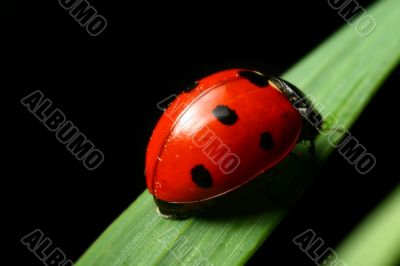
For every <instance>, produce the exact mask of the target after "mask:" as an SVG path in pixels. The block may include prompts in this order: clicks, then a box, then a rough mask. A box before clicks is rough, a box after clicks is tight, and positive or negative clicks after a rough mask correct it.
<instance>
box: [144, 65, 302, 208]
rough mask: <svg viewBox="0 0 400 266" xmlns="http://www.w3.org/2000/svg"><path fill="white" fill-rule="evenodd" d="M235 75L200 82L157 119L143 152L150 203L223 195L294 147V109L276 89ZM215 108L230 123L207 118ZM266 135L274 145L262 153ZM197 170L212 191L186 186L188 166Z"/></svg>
mask: <svg viewBox="0 0 400 266" xmlns="http://www.w3.org/2000/svg"><path fill="white" fill-rule="evenodd" d="M240 71H249V70H243V69H233V70H227V71H222V72H219V73H216V74H213V75H211V76H208V77H206V78H204V79H202V80H200V81H199V84H198V85H197V87H196V88H194V89H193V90H192V91H190V92H183V93H182V94H180V95H179V96H178V97H177V98H176V99H175V100H174V101H173V102H172V103H171V104H170V106H169V107H168V108H167V110H166V111H165V112H164V114H163V115H162V117H161V119H160V121H159V122H158V124H157V125H156V128H155V129H154V131H153V135H152V137H151V139H150V142H149V145H148V148H147V156H146V171H145V172H146V182H147V187H148V189H149V191H150V193H152V194H153V195H154V196H155V197H156V198H157V199H160V200H163V201H166V202H174V203H189V202H197V201H202V200H206V199H210V198H213V197H216V196H219V195H221V194H225V193H226V192H228V191H231V190H233V189H235V188H238V187H239V186H241V185H243V184H244V183H246V182H248V181H249V180H251V179H253V178H254V177H256V176H257V175H259V174H260V173H262V172H264V171H266V170H268V169H270V168H272V167H273V166H274V165H276V164H277V163H278V162H279V161H281V160H282V159H283V158H284V157H285V156H287V154H288V153H290V152H291V150H292V149H293V147H294V146H295V145H296V143H297V141H298V138H299V135H300V132H301V129H302V118H301V115H300V114H299V112H298V111H297V110H296V109H295V108H294V107H293V106H292V105H291V104H290V102H289V101H288V99H287V98H286V97H285V95H284V94H282V93H281V92H280V91H279V90H278V89H276V88H274V87H272V86H271V85H269V84H267V85H266V86H264V87H260V86H257V85H256V84H254V83H253V82H251V79H248V78H246V77H244V76H241V75H240V74H239V72H240ZM220 105H223V106H228V107H229V108H230V109H231V110H234V112H235V113H236V115H237V120H236V122H235V123H234V124H232V125H226V124H223V123H221V121H219V120H218V119H217V118H216V116H215V115H214V114H213V110H214V109H215V108H216V107H217V106H220ZM266 132H268V133H269V134H270V136H272V141H273V147H269V149H263V148H261V146H260V138H261V134H263V133H266ZM268 133H267V134H268ZM198 165H202V166H203V167H204V168H205V169H207V170H208V172H209V173H210V175H211V177H212V185H211V186H209V187H207V188H204V187H200V186H198V185H197V184H196V183H195V182H194V181H193V179H192V174H191V173H192V169H193V168H194V167H195V166H198Z"/></svg>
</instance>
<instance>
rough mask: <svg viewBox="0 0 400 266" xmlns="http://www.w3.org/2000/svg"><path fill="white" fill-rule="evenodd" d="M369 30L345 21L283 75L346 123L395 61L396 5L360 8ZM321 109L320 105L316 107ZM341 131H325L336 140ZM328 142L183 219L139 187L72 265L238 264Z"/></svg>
mask: <svg viewBox="0 0 400 266" xmlns="http://www.w3.org/2000/svg"><path fill="white" fill-rule="evenodd" d="M367 12H368V14H369V15H371V16H372V17H374V18H375V20H376V29H375V30H374V31H373V32H372V33H371V34H369V35H368V36H365V37H361V36H359V35H358V34H357V32H356V31H355V30H354V28H353V27H351V26H350V25H347V24H346V25H345V26H344V27H343V28H342V29H340V30H339V31H338V32H337V33H335V34H334V35H333V36H332V37H331V38H329V39H328V40H327V41H326V42H324V43H323V44H322V45H320V46H319V47H317V48H316V49H315V50H314V51H313V52H312V53H310V54H309V55H308V56H306V57H305V58H304V59H303V60H301V61H300V62H299V63H298V64H297V65H295V66H294V67H293V68H291V69H290V70H289V71H288V72H287V73H286V74H285V75H284V76H283V77H284V78H285V79H287V80H289V81H290V82H292V83H294V84H296V85H297V86H298V87H299V88H302V90H303V91H304V92H305V93H306V94H308V95H312V96H314V97H315V98H316V101H317V102H318V103H320V104H321V105H323V106H324V108H323V110H321V112H322V114H323V115H324V116H327V115H328V114H331V115H332V116H333V117H335V118H336V119H337V120H338V121H339V124H340V125H341V126H343V127H344V128H349V127H350V126H351V125H352V124H353V123H354V121H355V120H356V118H357V117H358V116H359V114H360V113H361V112H362V110H363V108H364V107H365V105H366V104H367V103H368V101H369V100H370V99H371V98H372V97H373V95H374V93H375V92H376V91H377V89H378V88H379V86H380V85H381V84H382V82H383V81H384V80H385V78H386V77H387V76H388V75H389V74H390V71H391V70H392V69H393V68H394V67H395V66H396V65H397V64H398V62H399V59H400V34H399V32H398V26H399V25H400V16H399V15H398V14H400V5H398V3H397V1H394V0H393V1H379V2H378V3H377V4H376V5H374V6H373V7H372V8H370V9H368V10H367ZM320 109H321V108H320ZM344 133H345V132H344V131H343V130H336V131H335V130H330V134H331V138H333V139H335V143H338V142H339V141H340V139H341V137H343V134H344ZM333 149H334V147H333V146H332V145H331V144H330V143H329V142H328V138H327V135H324V136H319V137H318V139H317V142H316V154H315V155H314V156H313V157H309V156H308V152H307V147H306V146H305V145H298V146H297V147H296V149H295V153H296V154H297V155H298V156H299V157H300V159H299V160H294V159H292V158H290V157H288V158H287V159H285V160H284V161H283V162H282V163H281V164H279V166H278V167H277V170H276V171H272V172H269V173H267V174H265V175H263V176H261V177H260V178H258V179H256V180H255V181H254V182H251V183H250V184H249V185H248V186H246V187H245V188H243V189H241V190H240V191H238V192H237V193H233V194H234V195H231V196H229V197H227V198H226V199H224V200H222V202H221V204H220V205H219V206H218V208H217V209H215V210H213V211H210V212H208V213H206V214H204V215H202V216H199V217H196V218H191V219H187V220H183V221H176V220H167V219H164V218H161V217H160V216H158V214H157V212H156V206H155V204H154V202H153V199H152V197H151V195H150V194H149V193H148V192H147V191H145V192H143V193H142V195H141V196H139V197H138V198H137V199H136V201H135V202H134V203H133V204H132V205H131V206H130V207H129V208H128V209H127V210H125V212H124V213H123V214H122V215H121V216H120V217H118V218H117V219H116V220H115V221H114V222H113V223H112V224H111V225H110V226H109V227H108V228H107V229H106V230H105V232H104V233H103V234H102V235H101V236H100V237H99V238H98V239H97V240H96V241H95V243H94V244H93V245H92V246H91V247H90V248H89V249H88V250H87V251H86V253H85V254H84V255H83V256H82V257H81V258H80V260H79V261H78V262H77V265H78V266H85V265H96V266H99V265H107V266H110V265H157V264H161V265H170V264H172V265H176V264H178V265H179V263H182V264H188V265H211V264H213V265H241V264H243V263H245V262H246V261H247V260H248V259H249V257H250V256H251V255H252V254H253V253H254V252H255V251H256V249H257V248H258V247H259V246H260V245H261V244H262V242H263V241H264V240H265V239H266V238H267V237H268V235H270V234H271V232H272V231H273V230H274V228H275V227H276V226H277V225H278V223H279V222H280V221H281V220H282V218H283V217H284V215H285V214H286V213H287V212H288V211H289V207H290V206H291V205H292V204H294V202H295V201H296V199H297V198H298V197H299V196H300V195H301V193H302V192H303V191H304V189H305V188H306V187H307V185H308V184H309V182H310V181H311V180H312V177H313V176H315V174H316V172H317V171H318V169H319V168H320V167H321V166H322V165H323V163H324V161H325V160H326V159H327V157H328V156H329V154H330V153H331V152H332V151H333Z"/></svg>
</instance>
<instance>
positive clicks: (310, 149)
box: [308, 139, 315, 156]
mask: <svg viewBox="0 0 400 266" xmlns="http://www.w3.org/2000/svg"><path fill="white" fill-rule="evenodd" d="M308 153H309V154H310V155H311V156H314V155H315V140H314V139H311V140H310V146H308Z"/></svg>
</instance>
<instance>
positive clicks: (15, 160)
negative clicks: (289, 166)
mask: <svg viewBox="0 0 400 266" xmlns="http://www.w3.org/2000/svg"><path fill="white" fill-rule="evenodd" d="M108 2H109V3H103V2H100V1H95V0H92V1H90V3H92V5H93V6H94V7H96V9H97V10H98V11H99V13H100V14H102V15H103V16H104V17H105V18H106V19H107V20H108V27H107V29H106V30H105V31H104V32H103V33H102V34H101V35H100V36H97V37H91V36H90V35H89V34H87V32H86V31H85V30H84V29H83V28H81V27H80V25H79V24H78V23H77V22H76V21H74V19H73V18H72V17H71V16H70V15H69V14H68V12H67V11H65V10H63V9H62V8H61V7H60V6H59V5H58V3H57V1H52V2H49V3H36V1H35V3H27V4H22V3H20V4H19V5H16V7H14V8H11V7H9V8H10V12H11V13H13V14H15V15H16V16H17V18H18V19H10V20H9V21H8V23H7V24H4V25H7V29H5V32H6V33H7V34H9V35H7V36H8V37H6V38H5V39H4V40H5V41H4V42H5V44H6V45H7V48H6V49H4V52H5V53H4V54H5V56H6V58H7V59H10V60H7V61H5V62H6V66H7V68H6V71H5V72H4V77H5V80H6V81H7V82H5V83H4V84H5V86H4V88H5V89H4V91H5V92H11V93H12V95H11V96H8V94H7V96H6V97H5V98H4V99H3V100H5V103H6V105H7V106H8V105H10V108H12V109H7V110H6V111H5V118H6V121H7V122H6V123H5V125H6V126H5V129H6V130H5V131H6V132H7V133H11V138H6V139H5V144H6V146H7V147H10V148H11V149H10V151H9V152H7V154H8V155H7V160H6V161H5V164H6V167H7V166H11V167H10V170H6V171H5V172H4V173H5V177H4V178H5V180H7V182H6V183H5V186H4V187H3V189H4V195H6V199H5V204H6V210H7V213H10V215H8V216H7V217H10V219H9V218H7V221H10V222H11V223H12V228H13V230H12V240H11V242H9V243H10V244H8V245H9V246H11V247H12V248H13V249H14V250H16V252H17V254H18V256H17V257H14V258H13V260H14V265H42V263H41V262H40V261H39V260H38V259H37V258H36V257H35V256H34V255H33V254H31V253H30V252H29V251H28V250H27V249H26V247H24V246H23V245H22V244H21V243H20V242H19V240H20V238H21V237H22V236H24V235H26V234H28V233H29V232H31V231H33V230H34V229H36V228H40V229H41V230H42V231H43V232H44V233H45V235H46V236H48V237H50V238H51V239H52V240H53V242H54V243H55V244H56V245H57V246H59V247H60V248H61V249H62V250H63V251H64V252H65V253H66V255H67V256H68V258H70V259H72V260H76V259H77V258H78V257H79V256H80V255H81V254H82V253H83V252H84V250H85V249H86V248H87V247H88V246H89V245H90V244H91V243H92V242H93V241H94V239H95V238H96V237H97V236H98V235H99V234H100V233H101V232H102V231H103V230H104V229H105V228H106V227H107V226H108V225H109V224H110V223H111V222H112V221H113V220H114V219H115V218H116V217H117V216H118V215H119V214H120V213H121V212H122V211H123V210H124V209H125V208H126V207H127V206H129V204H130V203H131V202H132V201H134V200H135V198H136V197H137V196H138V195H139V194H140V193H141V192H142V191H143V190H144V189H145V178H144V175H143V170H144V156H145V148H146V145H147V141H148V139H149V137H150V134H151V131H152V129H153V127H154V126H155V123H156V122H157V119H158V118H159V117H160V116H161V112H160V111H159V110H158V109H157V107H156V104H157V102H159V101H160V100H162V99H163V98H165V97H167V96H168V95H170V94H172V93H177V92H179V91H180V90H181V89H182V88H184V87H185V86H186V84H189V83H190V82H191V81H193V80H196V79H198V78H201V77H203V76H205V75H208V74H211V73H213V72H215V71H218V70H222V69H228V68H234V67H243V68H253V69H258V70H260V71H263V72H265V73H269V74H274V75H279V74H281V73H283V72H284V71H285V70H286V69H288V68H290V66H291V65H293V64H294V63H295V62H297V61H298V60H300V59H301V58H302V57H303V56H304V55H306V54H307V53H308V52H309V51H311V50H312V49H313V48H314V47H316V46H317V45H318V44H319V43H320V42H322V41H323V40H324V39H325V38H327V37H328V36H329V35H330V34H332V33H333V32H334V31H335V30H336V29H338V28H339V27H340V26H342V25H344V24H345V22H344V21H343V19H342V18H341V17H340V16H339V15H338V14H337V11H335V10H332V9H331V8H330V7H329V5H328V3H327V2H326V1H307V3H303V2H302V3H297V4H294V2H295V1H293V3H292V2H290V1H282V2H280V3H279V4H278V3H274V4H272V3H270V2H265V3H256V2H246V3H244V2H241V3H238V4H234V3H219V4H216V3H206V2H195V3H191V2H189V3H186V4H174V3H170V2H169V1H168V2H166V3H162V4H159V3H148V4H143V3H141V4H130V5H128V4H127V3H114V2H113V3H110V2H111V1H108ZM358 2H359V3H360V4H361V5H363V6H364V7H367V6H368V4H370V3H371V2H372V1H358ZM10 21H11V22H10ZM15 21H18V22H15ZM354 34H356V32H354ZM373 63H374V62H371V64H373ZM399 83H400V79H399V71H398V70H397V71H396V74H394V73H393V74H392V75H391V76H390V78H389V79H388V80H387V81H386V82H385V84H384V85H383V86H382V88H381V90H380V91H379V92H378V93H377V95H376V97H375V98H374V99H373V101H372V102H371V103H370V104H369V106H368V107H367V109H366V110H365V111H364V112H363V114H362V116H361V118H360V119H359V120H358V121H357V122H356V124H355V125H354V126H353V128H352V129H351V132H352V133H353V135H354V136H355V137H356V138H357V139H358V140H359V141H360V142H361V143H362V144H363V145H365V146H366V147H367V149H368V151H370V152H371V153H372V154H374V155H375V156H376V157H377V160H378V164H377V166H376V168H375V169H374V170H373V171H372V172H370V173H369V174H367V175H360V174H358V173H357V172H356V171H355V169H354V168H353V167H352V166H351V165H349V164H348V163H347V162H346V161H345V159H343V158H342V157H341V156H339V155H338V154H337V153H336V152H335V153H334V154H333V155H332V156H331V158H330V159H329V161H328V163H327V164H326V165H325V166H324V168H323V169H322V170H321V171H320V174H319V175H318V176H317V177H316V178H315V179H314V182H313V183H312V184H311V186H310V187H309V188H308V189H307V191H306V193H305V194H304V195H303V197H302V198H301V199H300V200H299V202H298V203H297V204H296V205H295V206H294V208H293V209H292V211H291V212H290V213H289V215H288V216H287V217H286V218H285V219H284V220H283V221H282V223H281V224H280V225H279V226H278V227H277V229H276V230H275V231H274V232H273V233H272V235H271V236H270V238H268V240H267V241H266V242H265V243H264V245H263V246H262V247H261V248H260V249H259V250H258V251H257V253H256V254H255V256H254V257H253V258H252V260H251V261H250V262H251V263H254V262H255V261H256V260H261V261H263V262H265V263H269V264H270V265H283V264H289V263H290V264H292V265H293V264H296V265H314V263H313V262H312V261H311V260H310V259H309V258H308V257H307V256H306V255H305V254H304V253H302V252H301V251H300V250H299V249H298V248H297V247H296V246H295V245H294V244H293V243H292V238H293V237H294V236H296V235H298V234H300V233H301V232H303V231H304V230H306V229H308V228H312V229H313V230H314V231H315V232H316V233H317V235H318V236H320V237H322V238H323V239H324V240H325V242H326V245H328V246H332V247H334V246H335V245H336V244H337V243H339V242H340V240H341V239H342V238H343V236H344V235H346V234H347V233H348V232H349V231H350V230H351V229H352V228H353V227H354V226H355V225H356V223H357V222H358V221H360V220H361V219H362V218H363V217H364V216H365V215H366V213H368V211H369V210H370V209H371V208H372V207H373V206H375V205H376V204H377V203H378V202H379V201H380V200H381V199H382V198H383V197H384V195H385V194H387V193H388V192H389V191H390V189H391V188H393V187H394V184H395V183H396V182H397V179H396V178H395V174H394V171H395V170H396V168H395V161H394V157H392V156H391V155H390V154H389V153H388V150H389V149H390V150H392V149H395V147H394V145H396V144H397V143H396V141H394V140H395V139H396V136H397V134H396V132H394V131H393V130H391V125H392V124H393V122H394V121H393V120H394V119H395V114H396V113H397V110H396V109H395V107H396V104H397V103H396V97H395V95H394V93H395V89H396V87H398V85H399ZM36 89H40V90H41V91H42V92H43V93H44V94H45V95H46V96H47V97H48V98H50V99H51V100H52V101H53V103H54V104H55V105H56V106H57V107H59V108H60V109H61V110H62V111H63V112H64V113H65V114H66V115H67V118H68V119H70V120H71V121H72V122H73V123H74V124H75V125H77V126H78V128H79V129H80V130H81V131H82V132H83V133H84V134H85V135H86V136H88V138H89V139H90V140H91V141H92V142H93V143H94V144H95V145H96V147H98V148H99V149H100V150H102V151H103V152H104V154H105V161H104V163H103V164H102V165H101V166H100V167H99V168H98V169H96V170H95V171H88V170H86V169H85V168H84V167H83V165H82V164H81V163H80V162H79V161H77V160H76V159H75V158H74V157H73V156H72V155H71V154H70V152H69V151H68V150H67V149H66V148H65V147H64V146H63V145H62V144H60V143H58V141H57V140H56V138H55V136H54V134H53V133H51V132H49V131H48V130H47V129H46V128H45V127H44V126H43V125H42V124H41V123H40V122H39V121H38V120H37V119H36V118H35V117H34V116H33V115H32V114H31V113H29V112H28V111H27V109H26V108H24V107H23V106H22V105H21V104H20V99H21V98H22V97H24V96H26V95H27V94H29V93H31V92H32V91H34V90H36ZM7 108H8V107H7ZM10 110H11V111H10ZM9 113H12V115H11V116H10V115H8V114H9ZM8 118H10V121H8ZM9 159H10V160H9ZM391 172H393V174H391ZM9 182H10V183H9ZM11 243H12V244H11Z"/></svg>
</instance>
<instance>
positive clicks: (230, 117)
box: [212, 105, 239, 126]
mask: <svg viewBox="0 0 400 266" xmlns="http://www.w3.org/2000/svg"><path fill="white" fill-rule="evenodd" d="M212 113H213V115H214V116H215V117H216V118H217V119H218V121H220V122H221V123H222V124H224V125H228V126H230V125H233V124H235V123H236V121H237V120H238V118H239V117H238V116H237V114H236V112H235V111H234V110H232V109H230V108H229V107H228V106H226V105H218V106H217V107H215V108H214V110H213V111H212Z"/></svg>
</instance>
